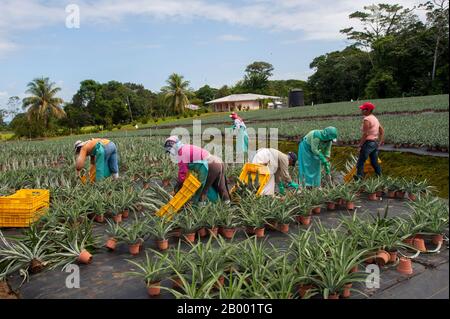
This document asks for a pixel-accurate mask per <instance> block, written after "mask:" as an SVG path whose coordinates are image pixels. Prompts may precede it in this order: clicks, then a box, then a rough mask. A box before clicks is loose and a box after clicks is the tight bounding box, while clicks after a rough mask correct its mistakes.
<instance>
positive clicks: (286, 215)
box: [274, 199, 297, 234]
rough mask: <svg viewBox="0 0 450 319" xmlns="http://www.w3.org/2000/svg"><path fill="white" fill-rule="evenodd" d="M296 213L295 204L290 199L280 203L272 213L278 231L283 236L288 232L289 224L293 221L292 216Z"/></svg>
mask: <svg viewBox="0 0 450 319" xmlns="http://www.w3.org/2000/svg"><path fill="white" fill-rule="evenodd" d="M296 212H297V207H296V206H295V202H294V201H293V200H291V199H285V201H284V202H282V203H280V204H279V205H278V207H277V209H276V210H275V212H274V218H275V221H276V222H277V224H278V230H279V231H280V232H282V233H284V234H287V233H288V232H289V224H290V223H292V222H293V221H294V215H295V214H296Z"/></svg>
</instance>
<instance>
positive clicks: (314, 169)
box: [298, 126, 338, 187]
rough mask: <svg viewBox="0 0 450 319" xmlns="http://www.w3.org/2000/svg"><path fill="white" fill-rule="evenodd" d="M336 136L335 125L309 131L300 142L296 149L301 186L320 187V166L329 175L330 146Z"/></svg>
mask: <svg viewBox="0 0 450 319" xmlns="http://www.w3.org/2000/svg"><path fill="white" fill-rule="evenodd" d="M337 137H338V130H337V129H336V128H335V127H332V126H330V127H327V128H326V129H324V130H313V131H311V132H309V133H308V134H307V135H306V136H305V137H304V138H303V139H302V141H301V142H300V145H299V150H298V158H299V160H298V169H299V180H300V181H299V183H300V185H301V186H303V187H320V185H321V174H322V166H323V167H324V168H325V173H326V174H327V175H328V176H330V174H331V165H330V156H331V146H332V144H333V140H336V139H337Z"/></svg>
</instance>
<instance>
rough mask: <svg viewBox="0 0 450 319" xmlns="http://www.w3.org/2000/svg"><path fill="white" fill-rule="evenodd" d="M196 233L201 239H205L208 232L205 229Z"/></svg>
mask: <svg viewBox="0 0 450 319" xmlns="http://www.w3.org/2000/svg"><path fill="white" fill-rule="evenodd" d="M197 233H198V235H199V236H200V237H201V238H203V237H206V235H208V232H207V231H206V228H205V227H202V228H200V229H199V230H198V232H197Z"/></svg>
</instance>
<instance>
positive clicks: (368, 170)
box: [344, 158, 383, 183]
mask: <svg viewBox="0 0 450 319" xmlns="http://www.w3.org/2000/svg"><path fill="white" fill-rule="evenodd" d="M382 163H383V162H382V161H381V160H380V159H378V164H380V165H381V164H382ZM373 172H374V169H373V167H372V164H371V163H370V158H368V159H367V161H366V162H365V163H364V174H366V175H370V174H372V173H373ZM355 175H356V166H355V167H353V168H352V169H351V171H350V172H348V174H347V175H345V176H344V182H345V183H350V182H351V181H352V180H353V177H354V176H355Z"/></svg>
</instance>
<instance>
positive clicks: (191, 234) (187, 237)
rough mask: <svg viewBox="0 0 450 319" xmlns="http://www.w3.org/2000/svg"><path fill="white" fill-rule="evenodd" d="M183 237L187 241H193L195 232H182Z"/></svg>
mask: <svg viewBox="0 0 450 319" xmlns="http://www.w3.org/2000/svg"><path fill="white" fill-rule="evenodd" d="M184 238H185V239H186V241H187V242H189V243H193V242H194V241H195V233H187V234H184Z"/></svg>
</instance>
